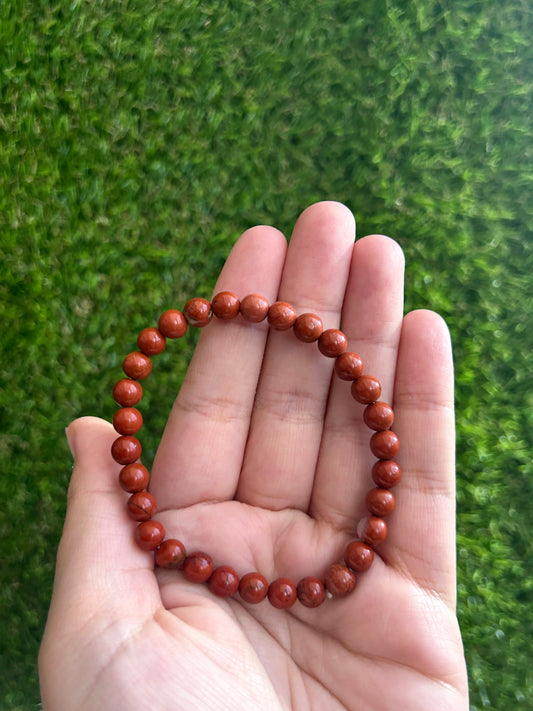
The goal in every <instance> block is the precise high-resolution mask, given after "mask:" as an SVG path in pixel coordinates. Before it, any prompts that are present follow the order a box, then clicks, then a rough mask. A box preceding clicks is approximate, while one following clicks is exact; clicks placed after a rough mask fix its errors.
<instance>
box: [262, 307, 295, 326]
mask: <svg viewBox="0 0 533 711" xmlns="http://www.w3.org/2000/svg"><path fill="white" fill-rule="evenodd" d="M296 316H297V313H296V310H295V308H294V307H293V306H292V305H291V304H289V303H287V302H286V301H276V302H275V303H273V304H272V306H271V307H270V308H269V309H268V323H269V325H270V326H271V328H273V329H274V331H287V330H288V329H289V328H292V326H293V325H294V322H295V321H296Z"/></svg>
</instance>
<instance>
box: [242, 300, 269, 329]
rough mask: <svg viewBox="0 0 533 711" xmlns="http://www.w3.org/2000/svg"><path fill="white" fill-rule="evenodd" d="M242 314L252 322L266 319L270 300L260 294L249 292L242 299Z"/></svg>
mask: <svg viewBox="0 0 533 711" xmlns="http://www.w3.org/2000/svg"><path fill="white" fill-rule="evenodd" d="M240 309H241V314H242V315H243V318H245V319H246V320H247V321H250V323H260V322H261V321H264V320H265V319H266V317H267V314H268V301H267V300H266V299H265V297H264V296H260V295H259V294H248V296H245V297H244V299H243V300H242V301H241V306H240Z"/></svg>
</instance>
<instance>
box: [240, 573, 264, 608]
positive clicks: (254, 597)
mask: <svg viewBox="0 0 533 711" xmlns="http://www.w3.org/2000/svg"><path fill="white" fill-rule="evenodd" d="M267 592H268V582H267V579H266V578H265V576H264V575H261V573H246V575H243V576H242V578H241V581H240V583H239V595H240V596H241V597H242V599H243V600H244V602H249V603H251V604H252V605H255V604H257V603H258V602H261V600H264V599H265V597H266V596H267Z"/></svg>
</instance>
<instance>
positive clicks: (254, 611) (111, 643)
mask: <svg viewBox="0 0 533 711" xmlns="http://www.w3.org/2000/svg"><path fill="white" fill-rule="evenodd" d="M354 237H355V224H354V220H353V217H352V215H351V213H350V212H349V211H348V210H347V209H346V208H345V207H344V206H342V205H340V204H338V203H334V202H324V203H318V204H315V205H312V206H311V207H309V208H308V209H307V210H305V211H304V212H303V213H302V215H301V216H300V218H299V220H298V222H297V224H296V226H295V228H294V232H293V235H292V237H291V240H290V245H289V247H288V249H287V243H286V239H285V237H284V236H283V235H282V234H281V233H280V232H278V231H277V230H275V229H273V228H271V227H264V226H259V227H254V228H252V229H250V230H248V231H247V232H245V233H244V234H243V235H242V236H241V238H240V239H239V240H238V241H237V243H236V244H235V246H234V248H233V250H232V252H231V254H230V256H229V258H228V260H227V262H226V264H225V266H224V268H223V270H222V272H221V274H220V277H219V279H218V281H217V284H216V287H215V289H214V292H213V293H217V292H218V291H221V290H224V289H227V290H230V291H233V292H235V293H237V294H238V295H239V296H240V297H242V296H244V295H246V294H248V293H252V292H255V293H259V294H262V295H264V296H265V297H266V298H268V299H269V301H270V302H273V301H275V300H276V299H283V300H286V301H289V302H291V303H292V304H293V305H294V306H295V308H296V310H297V312H298V313H302V312H304V311H311V312H315V313H317V314H319V315H320V316H321V317H322V319H323V321H324V323H325V327H327V328H330V327H338V326H339V324H341V325H342V329H343V331H344V332H345V333H346V335H347V337H348V349H349V350H354V351H356V352H357V353H359V354H360V355H361V357H362V358H363V361H364V363H365V372H366V373H369V374H373V375H375V376H376V377H377V378H378V379H379V380H380V382H381V384H382V386H383V393H382V397H381V399H383V400H385V401H387V402H389V403H391V404H392V405H393V407H394V411H395V423H394V428H393V429H394V431H395V432H397V434H398V435H399V437H400V441H401V451H400V454H399V455H398V457H397V460H398V462H399V464H400V465H401V467H402V470H403V478H402V482H401V483H400V485H399V486H398V487H397V488H396V489H395V490H394V492H395V495H396V510H395V512H394V513H393V514H392V515H391V516H390V518H389V519H388V524H389V535H388V538H387V540H386V541H385V542H384V543H383V544H382V545H381V546H380V547H379V548H378V549H377V550H376V553H377V555H376V559H375V561H374V564H373V566H372V568H371V569H370V570H369V571H368V572H366V573H364V574H362V575H361V576H359V578H358V581H357V585H356V589H355V591H354V592H353V593H352V594H351V595H350V596H349V597H347V598H344V599H333V600H326V601H325V603H324V604H323V605H322V606H321V607H320V608H317V609H314V610H313V609H308V608H305V607H303V606H302V605H301V604H300V603H298V602H297V603H296V604H295V605H294V606H293V607H292V608H291V609H290V610H276V609H274V608H273V607H272V606H271V605H270V604H269V603H268V601H264V602H262V603H260V604H258V605H250V604H246V603H243V602H242V601H241V600H240V598H239V596H238V595H237V596H236V597H235V598H232V599H219V598H216V597H214V596H213V595H212V594H211V593H210V591H209V590H208V589H207V587H206V586H205V585H194V584H191V583H188V582H187V581H185V580H184V578H183V576H182V575H181V574H180V573H179V572H176V571H169V570H161V569H156V570H155V571H154V568H153V556H152V554H149V553H145V552H143V551H141V550H139V549H138V548H137V547H136V545H135V543H134V542H133V537H132V528H133V525H132V522H131V520H130V519H129V518H128V516H127V514H126V513H125V506H124V503H125V498H126V495H125V493H124V492H123V491H122V490H121V489H120V488H119V487H118V485H117V475H118V472H119V470H120V466H119V465H117V464H116V463H115V462H113V460H112V459H111V457H110V454H109V448H110V446H111V443H112V441H113V440H114V439H115V437H116V433H115V432H114V430H113V429H112V427H111V425H109V424H108V423H106V422H104V421H102V420H100V419H97V418H82V419H79V420H76V421H75V422H74V423H72V424H71V425H70V427H69V428H68V430H67V436H68V439H69V443H70V446H71V449H72V451H73V454H74V457H75V466H74V471H73V476H72V481H71V485H70V489H69V495H68V510H67V517H66V521H65V527H64V532H63V536H62V539H61V543H60V546H59V551H58V558H57V570H56V579H55V585H54V593H53V598H52V602H51V607H50V614H49V619H48V622H47V626H46V631H45V635H44V639H43V642H42V647H41V653H40V659H39V665H40V679H41V688H42V700H43V708H44V709H45V711H70V710H71V709H72V710H74V709H76V711H92V710H95V711H102V709H113V711H123V710H124V711H126V710H128V711H129V710H130V709H132V710H133V709H135V710H136V711H137V709H139V708H146V709H148V708H149V709H152V710H156V711H163V710H167V709H168V710H169V711H170V710H172V711H177V710H178V709H201V710H204V709H205V710H208V709H209V710H211V709H213V710H215V709H216V710H217V711H220V710H221V709H232V711H235V710H236V709H243V710H244V709H246V710H248V709H262V710H263V711H270V710H272V711H273V710H274V709H276V710H279V709H294V710H295V711H308V710H313V711H319V710H320V711H324V710H325V709H327V710H328V711H340V710H341V709H344V710H350V711H356V710H357V711H370V710H375V711H378V710H379V711H389V709H390V710H392V709H394V710H395V711H396V710H397V709H406V710H407V709H408V710H409V711H417V710H418V709H424V710H425V709H428V708H431V709H433V711H437V710H439V711H442V710H445V709H446V711H451V710H452V709H453V710H454V711H455V710H457V711H459V710H463V711H464V710H466V709H468V691H467V676H466V667H465V661H464V655H463V648H462V642H461V636H460V631H459V627H458V623H457V619H456V614H455V602H456V601H455V587H456V581H455V469H454V412H453V366H452V353H451V346H450V338H449V334H448V330H447V328H446V325H445V324H444V322H443V321H442V319H441V318H440V317H439V316H438V315H437V314H435V313H433V312H430V311H414V312H411V313H409V314H407V315H405V316H404V314H403V271H404V258H403V254H402V251H401V249H400V247H399V246H398V245H397V244H396V243H395V242H394V241H393V240H391V239H389V238H388V237H384V236H381V235H371V236H368V237H364V238H362V239H360V240H358V241H357V242H355V245H354ZM332 365H333V361H332V360H331V359H328V358H325V357H323V356H321V355H320V354H319V353H318V351H317V349H316V346H315V345H313V344H312V345H309V344H303V343H301V342H299V341H297V339H295V338H294V336H293V334H292V333H290V332H285V333H280V332H272V331H270V332H269V329H268V327H267V325H266V323H262V324H248V323H245V322H244V321H243V320H242V319H241V318H238V319H236V320H235V321H232V322H226V323H225V322H221V321H218V320H216V319H213V321H212V322H211V323H210V324H209V326H208V327H207V328H205V329H204V330H203V332H202V334H201V338H200V340H199V343H198V346H197V348H196V350H195V354H194V357H193V360H192V362H191V364H190V366H189V370H188V374H187V377H186V380H185V382H184V384H183V386H182V388H181V391H180V393H179V395H178V398H177V400H176V402H175V405H174V407H173V409H172V412H171V414H170V417H169V420H168V424H167V427H166V430H165V432H164V435H163V437H162V441H161V444H160V447H159V450H158V454H157V457H156V461H155V463H154V467H153V471H152V479H151V484H150V489H151V491H152V493H153V494H154V495H155V497H156V499H157V502H158V506H159V512H158V514H157V518H158V519H159V520H160V521H161V522H162V523H163V524H164V526H165V528H166V531H167V537H174V538H178V539H180V540H182V541H183V542H184V543H185V545H186V547H187V549H188V550H189V551H193V550H205V551H207V552H209V553H210V555H211V556H212V557H213V558H214V560H215V561H216V562H217V563H218V564H222V563H224V564H229V565H232V566H233V567H234V568H235V569H236V570H237V571H238V572H239V574H241V575H242V574H244V573H246V572H249V571H251V570H259V571H261V572H262V573H263V574H264V575H265V576H266V577H267V579H268V580H273V579H275V578H276V577H279V576H287V577H290V578H291V579H293V580H294V581H295V582H297V581H298V580H299V579H300V578H302V577H304V576H306V575H321V574H323V573H324V571H325V570H326V568H327V566H328V565H329V564H330V563H332V562H334V561H336V560H340V559H342V552H343V549H344V547H345V545H346V543H347V542H348V541H349V540H351V539H353V538H354V531H355V529H356V527H357V523H358V521H359V520H360V519H361V518H362V517H363V516H364V515H365V503H364V499H365V494H366V491H367V490H368V489H369V488H370V487H371V486H372V482H371V478H370V469H371V466H372V463H373V461H374V458H373V456H372V455H371V453H370V450H369V435H370V431H369V430H368V429H367V428H366V427H365V425H364V424H362V421H361V418H362V411H363V406H361V405H359V404H358V403H356V402H355V401H354V400H353V398H352V397H351V395H350V388H349V383H346V382H343V381H340V380H339V379H337V378H333V379H332V377H331V374H332ZM156 369H157V365H156ZM145 414H147V413H145ZM141 441H142V434H141Z"/></svg>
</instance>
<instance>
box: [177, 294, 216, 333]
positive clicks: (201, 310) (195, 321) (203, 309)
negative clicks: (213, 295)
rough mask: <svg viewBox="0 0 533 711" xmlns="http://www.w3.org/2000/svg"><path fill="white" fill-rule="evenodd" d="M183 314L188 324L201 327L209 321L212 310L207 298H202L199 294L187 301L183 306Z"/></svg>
mask: <svg viewBox="0 0 533 711" xmlns="http://www.w3.org/2000/svg"><path fill="white" fill-rule="evenodd" d="M183 314H184V316H185V318H186V319H187V323H188V324H189V325H190V326H196V327H197V328H203V327H204V326H207V324H208V323H209V321H211V318H212V316H213V310H212V309H211V304H210V302H209V301H208V300H207V299H202V297H201V296H197V297H196V298H194V299H190V300H189V301H187V303H186V304H185V306H184V307H183Z"/></svg>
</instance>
